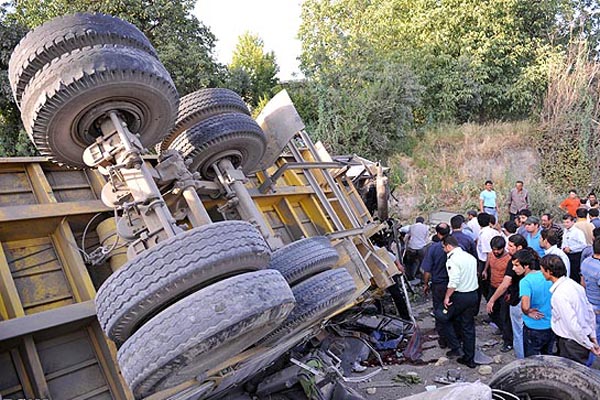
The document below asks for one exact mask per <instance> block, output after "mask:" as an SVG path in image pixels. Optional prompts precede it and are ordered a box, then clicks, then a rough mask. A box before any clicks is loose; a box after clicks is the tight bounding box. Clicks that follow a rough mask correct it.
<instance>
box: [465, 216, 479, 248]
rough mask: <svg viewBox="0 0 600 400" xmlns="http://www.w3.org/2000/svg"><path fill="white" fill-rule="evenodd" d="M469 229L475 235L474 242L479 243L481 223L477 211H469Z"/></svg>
mask: <svg viewBox="0 0 600 400" xmlns="http://www.w3.org/2000/svg"><path fill="white" fill-rule="evenodd" d="M467 228H469V230H470V231H471V232H472V233H473V236H472V237H473V240H474V241H475V242H477V238H479V230H480V229H481V228H480V227H479V222H477V211H475V210H469V211H467Z"/></svg>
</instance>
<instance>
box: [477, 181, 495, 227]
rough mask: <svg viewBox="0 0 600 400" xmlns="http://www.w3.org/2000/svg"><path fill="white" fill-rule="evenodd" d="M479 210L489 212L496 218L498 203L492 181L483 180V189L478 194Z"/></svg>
mask: <svg viewBox="0 0 600 400" xmlns="http://www.w3.org/2000/svg"><path fill="white" fill-rule="evenodd" d="M479 211H481V212H482V213H483V212H484V213H487V214H491V215H493V216H494V217H496V220H498V205H497V204H496V192H495V191H494V183H493V182H492V181H489V180H488V181H485V190H483V191H482V192H481V193H480V194H479Z"/></svg>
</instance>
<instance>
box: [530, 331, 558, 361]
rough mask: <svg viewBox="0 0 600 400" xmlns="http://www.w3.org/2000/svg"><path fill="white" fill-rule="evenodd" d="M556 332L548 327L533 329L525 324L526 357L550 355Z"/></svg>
mask: <svg viewBox="0 0 600 400" xmlns="http://www.w3.org/2000/svg"><path fill="white" fill-rule="evenodd" d="M554 340H555V336H554V332H552V329H551V328H548V329H531V328H528V327H527V325H523V348H524V349H525V357H529V356H538V355H540V354H541V355H550V354H552V347H553V346H554Z"/></svg>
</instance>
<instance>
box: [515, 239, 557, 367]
mask: <svg viewBox="0 0 600 400" xmlns="http://www.w3.org/2000/svg"><path fill="white" fill-rule="evenodd" d="M512 261H513V270H514V271H515V272H516V274H517V275H521V276H523V279H521V282H520V283H519V295H520V296H521V310H522V311H523V347H524V350H525V357H529V356H535V355H540V354H545V355H549V354H551V353H552V346H553V345H554V333H553V332H552V327H551V325H550V318H551V314H552V308H551V305H550V297H551V294H550V286H552V284H551V283H550V282H548V281H547V280H546V279H545V278H544V275H543V274H542V272H541V271H536V270H534V268H535V263H536V260H535V256H534V253H533V252H532V251H531V250H530V249H525V250H520V251H517V252H516V253H515V255H514V256H513V257H512Z"/></svg>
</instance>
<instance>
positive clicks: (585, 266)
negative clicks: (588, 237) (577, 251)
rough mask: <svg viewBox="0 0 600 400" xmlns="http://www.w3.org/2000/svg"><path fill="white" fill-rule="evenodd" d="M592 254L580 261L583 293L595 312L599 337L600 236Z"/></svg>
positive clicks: (599, 337) (599, 336)
mask: <svg viewBox="0 0 600 400" xmlns="http://www.w3.org/2000/svg"><path fill="white" fill-rule="evenodd" d="M592 248H593V249H594V254H593V255H592V256H591V257H588V258H586V259H585V260H583V262H582V263H581V276H582V277H583V283H584V287H585V294H586V296H587V298H588V301H589V302H590V304H591V305H592V307H593V308H594V312H595V313H596V337H597V339H600V238H596V239H595V240H594V244H593V245H592Z"/></svg>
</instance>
